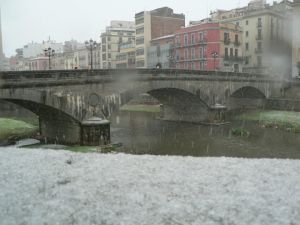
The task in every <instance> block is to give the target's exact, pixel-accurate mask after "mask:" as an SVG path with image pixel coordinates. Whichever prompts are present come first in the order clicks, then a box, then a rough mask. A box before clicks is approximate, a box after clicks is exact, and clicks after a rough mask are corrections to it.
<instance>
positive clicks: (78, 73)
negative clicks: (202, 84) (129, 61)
mask: <svg viewBox="0 0 300 225" xmlns="http://www.w3.org/2000/svg"><path fill="white" fill-rule="evenodd" d="M108 75H110V76H114V75H118V76H122V75H148V76H149V75H150V76H151V75H156V76H159V75H164V76H182V75H184V76H186V75H193V76H197V75H198V76H221V77H250V78H251V77H253V78H268V77H270V76H268V75H265V74H253V73H235V72H222V71H203V70H182V69H102V70H43V71H8V72H0V79H2V80H23V79H47V78H49V79H51V78H52V79H68V78H77V77H78V78H80V77H95V76H108Z"/></svg>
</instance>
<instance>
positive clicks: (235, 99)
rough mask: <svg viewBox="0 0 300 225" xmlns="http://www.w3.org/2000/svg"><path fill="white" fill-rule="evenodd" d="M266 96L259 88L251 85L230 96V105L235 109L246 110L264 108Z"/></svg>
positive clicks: (231, 108)
mask: <svg viewBox="0 0 300 225" xmlns="http://www.w3.org/2000/svg"><path fill="white" fill-rule="evenodd" d="M265 104H266V96H265V94H264V93H262V92H261V91H260V90H259V89H257V88H255V87H251V86H246V87H242V88H240V89H238V90H236V91H235V92H234V93H233V94H231V96H230V97H229V102H228V106H229V109H230V110H233V111H244V110H251V109H261V108H264V107H265Z"/></svg>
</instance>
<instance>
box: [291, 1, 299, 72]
mask: <svg viewBox="0 0 300 225" xmlns="http://www.w3.org/2000/svg"><path fill="white" fill-rule="evenodd" d="M299 28H300V0H294V5H293V60H292V65H293V77H296V76H300V31H299Z"/></svg>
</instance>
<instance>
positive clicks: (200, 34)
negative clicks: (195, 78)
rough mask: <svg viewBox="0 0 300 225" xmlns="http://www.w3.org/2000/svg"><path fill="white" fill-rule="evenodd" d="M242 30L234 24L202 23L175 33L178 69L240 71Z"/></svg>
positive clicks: (241, 63) (241, 62)
mask: <svg viewBox="0 0 300 225" xmlns="http://www.w3.org/2000/svg"><path fill="white" fill-rule="evenodd" d="M242 36H243V32H242V29H241V28H240V27H239V26H238V25H235V24H231V23H202V24H197V25H192V26H189V27H185V28H181V29H179V30H177V31H176V32H175V49H176V50H175V62H176V68H177V69H188V70H207V71H215V70H221V71H229V72H241V71H242V65H243V51H242V42H243V41H242Z"/></svg>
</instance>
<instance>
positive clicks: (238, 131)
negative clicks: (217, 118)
mask: <svg viewBox="0 0 300 225" xmlns="http://www.w3.org/2000/svg"><path fill="white" fill-rule="evenodd" d="M231 133H232V135H234V136H240V137H249V135H250V132H249V131H248V130H246V129H244V128H241V127H238V128H232V129H231Z"/></svg>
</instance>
